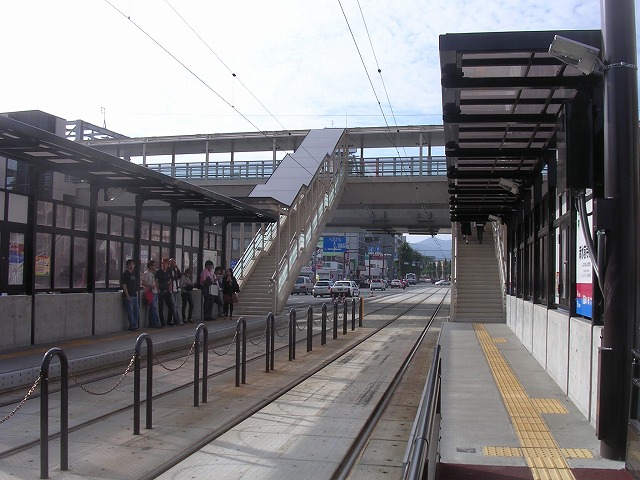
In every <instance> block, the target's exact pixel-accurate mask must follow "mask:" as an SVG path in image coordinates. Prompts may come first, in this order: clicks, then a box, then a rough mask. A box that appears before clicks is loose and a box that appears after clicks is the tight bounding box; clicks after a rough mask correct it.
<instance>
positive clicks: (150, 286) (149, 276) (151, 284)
mask: <svg viewBox="0 0 640 480" xmlns="http://www.w3.org/2000/svg"><path fill="white" fill-rule="evenodd" d="M155 272H156V262H155V260H149V261H148V262H147V269H146V270H145V271H144V273H143V274H142V287H143V288H144V298H145V301H146V303H147V306H148V308H149V315H148V319H147V322H148V324H149V326H150V327H152V328H162V324H161V323H160V317H159V316H158V284H157V282H156V276H155Z"/></svg>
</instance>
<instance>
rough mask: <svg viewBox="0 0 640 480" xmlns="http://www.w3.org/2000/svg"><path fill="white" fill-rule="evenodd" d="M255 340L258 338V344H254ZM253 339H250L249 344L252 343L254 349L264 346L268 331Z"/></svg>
mask: <svg viewBox="0 0 640 480" xmlns="http://www.w3.org/2000/svg"><path fill="white" fill-rule="evenodd" d="M253 338H257V339H258V342H257V343H256V342H254V341H253ZM253 338H249V342H251V345H253V346H254V347H257V346H258V345H262V340H264V339H265V338H267V330H266V328H265V332H264V334H262V335H260V336H255V337H253Z"/></svg>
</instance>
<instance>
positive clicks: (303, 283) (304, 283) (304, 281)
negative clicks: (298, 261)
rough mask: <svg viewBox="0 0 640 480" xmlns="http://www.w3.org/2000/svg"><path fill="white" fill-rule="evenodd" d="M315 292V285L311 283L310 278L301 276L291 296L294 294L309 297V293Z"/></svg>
mask: <svg viewBox="0 0 640 480" xmlns="http://www.w3.org/2000/svg"><path fill="white" fill-rule="evenodd" d="M311 290H313V283H311V279H310V278H309V277H303V276H300V277H298V278H297V279H296V284H295V285H294V286H293V290H292V291H291V294H292V295H293V294H294V293H295V294H296V295H299V294H301V293H304V294H305V295H309V293H310V292H311Z"/></svg>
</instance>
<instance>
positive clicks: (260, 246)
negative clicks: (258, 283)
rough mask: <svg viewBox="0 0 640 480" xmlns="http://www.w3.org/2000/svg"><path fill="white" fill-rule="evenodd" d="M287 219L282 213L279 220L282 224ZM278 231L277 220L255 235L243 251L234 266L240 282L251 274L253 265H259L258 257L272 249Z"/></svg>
mask: <svg viewBox="0 0 640 480" xmlns="http://www.w3.org/2000/svg"><path fill="white" fill-rule="evenodd" d="M285 221H286V216H285V215H280V218H279V219H278V222H279V223H280V224H281V225H282V224H283V223H285ZM277 232H278V226H277V222H273V223H270V224H269V225H267V226H266V227H263V228H261V229H260V231H259V232H258V233H256V235H255V236H254V237H253V239H252V240H251V242H250V243H249V245H248V246H247V248H245V250H244V252H243V253H242V257H240V260H238V263H237V264H236V266H235V267H234V268H233V274H234V276H235V277H236V278H237V279H238V284H239V285H240V286H241V287H242V283H243V282H244V280H245V279H246V278H247V277H248V276H249V274H250V273H251V270H253V267H254V266H255V265H257V263H258V259H259V258H260V257H261V256H262V255H264V254H265V253H266V252H269V250H271V247H272V246H273V243H274V239H275V236H276V234H277Z"/></svg>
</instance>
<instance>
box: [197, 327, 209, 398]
mask: <svg viewBox="0 0 640 480" xmlns="http://www.w3.org/2000/svg"><path fill="white" fill-rule="evenodd" d="M203 331H204V335H203V338H202V403H207V376H208V373H209V372H208V369H209V329H208V328H207V327H206V326H205V324H204V323H201V324H200V325H198V327H197V328H196V348H195V361H194V362H193V406H194V407H197V406H198V397H199V396H200V395H199V393H200V392H198V387H199V383H198V380H200V378H199V376H200V333H201V332H203Z"/></svg>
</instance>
